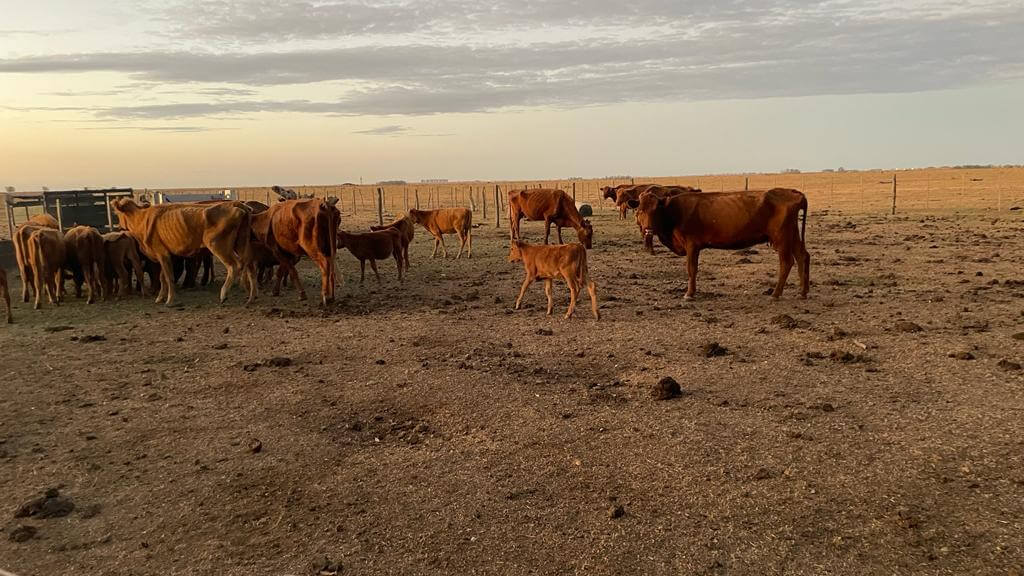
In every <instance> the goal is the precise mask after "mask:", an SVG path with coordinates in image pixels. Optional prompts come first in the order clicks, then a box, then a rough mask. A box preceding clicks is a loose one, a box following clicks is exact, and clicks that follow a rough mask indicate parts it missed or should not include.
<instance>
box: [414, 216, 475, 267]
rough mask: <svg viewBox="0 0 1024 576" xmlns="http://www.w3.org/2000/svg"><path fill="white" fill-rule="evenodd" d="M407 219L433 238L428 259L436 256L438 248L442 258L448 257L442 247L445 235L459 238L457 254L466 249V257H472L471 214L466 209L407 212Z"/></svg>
mask: <svg viewBox="0 0 1024 576" xmlns="http://www.w3.org/2000/svg"><path fill="white" fill-rule="evenodd" d="M409 219H410V220H412V221H413V222H415V223H416V224H419V225H420V226H423V227H424V228H426V229H427V232H430V235H431V236H433V237H434V251H433V252H431V254H430V257H431V258H434V257H436V256H437V247H438V246H440V247H441V250H443V252H444V257H445V258H447V257H448V248H447V247H446V246H445V245H444V235H445V234H453V233H454V234H456V235H458V237H459V242H460V245H459V254H458V256H456V258H462V250H463V249H467V252H466V256H468V257H469V258H472V257H473V212H472V211H470V210H469V209H468V208H441V209H440V210H409Z"/></svg>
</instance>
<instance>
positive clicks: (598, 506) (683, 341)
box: [0, 204, 1024, 576]
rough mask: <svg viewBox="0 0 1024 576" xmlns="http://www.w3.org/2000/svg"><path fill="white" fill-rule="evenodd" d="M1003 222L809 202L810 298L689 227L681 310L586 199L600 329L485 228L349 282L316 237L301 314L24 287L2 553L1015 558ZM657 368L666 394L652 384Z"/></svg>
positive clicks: (621, 225)
mask: <svg viewBox="0 0 1024 576" xmlns="http://www.w3.org/2000/svg"><path fill="white" fill-rule="evenodd" d="M1020 214H1021V213H1020V212H1008V211H1005V212H1000V213H998V214H987V215H985V216H954V215H949V216H944V217H935V216H914V217H895V218H886V217H874V216H852V217H851V216H842V215H839V214H829V213H825V212H822V211H815V209H814V204H812V209H811V216H810V219H809V221H808V231H807V241H808V248H809V249H810V251H811V256H812V259H813V260H812V267H811V274H812V281H813V284H812V290H811V297H810V298H809V299H808V300H805V301H804V300H799V299H797V298H796V292H797V291H796V289H795V280H796V279H795V272H794V277H791V278H790V284H789V287H788V289H787V293H786V294H785V295H784V296H783V299H782V300H781V301H778V302H772V301H771V300H770V298H768V297H767V296H764V295H763V294H762V293H763V291H764V289H765V288H767V287H769V286H770V285H771V283H772V280H773V278H774V275H775V272H776V267H777V259H776V256H775V254H774V252H772V251H771V249H770V248H768V247H767V246H758V247H756V248H755V249H754V250H752V251H748V252H745V253H736V252H726V251H718V252H716V251H708V252H706V253H705V254H704V256H703V257H702V261H701V275H700V279H699V282H700V284H699V286H698V289H699V291H700V294H699V298H698V300H697V301H695V302H692V303H684V302H683V300H682V293H683V283H684V271H683V268H684V266H683V261H682V260H681V259H679V258H676V257H673V256H670V255H669V254H668V253H667V251H666V249H665V248H664V247H661V246H660V245H659V246H658V254H657V255H656V256H650V255H647V254H644V253H642V252H641V251H640V240H639V238H638V234H637V231H636V227H635V225H634V224H633V223H632V221H631V220H630V221H627V222H621V221H617V220H615V219H614V217H613V216H611V215H610V214H609V213H607V212H602V213H601V214H600V215H599V216H598V217H597V218H596V219H595V246H594V250H592V251H591V253H590V258H589V259H590V268H591V276H592V278H593V279H594V280H595V281H596V282H597V284H598V297H599V299H600V303H601V311H602V314H603V318H602V319H601V321H600V322H595V321H594V320H593V319H592V318H591V317H590V316H589V313H588V312H589V310H588V306H587V304H586V303H585V302H584V303H581V306H580V308H579V310H578V311H577V315H576V317H575V318H574V319H573V320H571V321H564V320H562V319H561V318H560V317H558V316H556V317H553V318H547V317H545V316H544V292H543V286H542V284H535V285H534V286H533V287H532V288H531V291H530V292H529V294H528V296H527V300H526V302H527V303H528V308H527V309H524V310H521V311H516V312H513V311H512V310H511V304H512V303H513V301H514V298H515V296H516V294H517V291H518V288H519V284H520V282H521V279H522V270H521V267H520V265H519V264H510V263H509V262H507V259H506V256H507V231H506V230H505V229H501V230H496V229H495V228H494V227H493V224H492V223H488V224H486V225H485V226H483V227H481V228H480V229H478V230H476V231H475V232H476V242H475V251H474V256H473V258H472V259H471V260H461V261H452V260H448V261H442V260H440V259H439V260H434V261H431V260H429V254H430V249H431V247H432V242H431V241H430V240H429V238H428V237H427V235H426V234H423V233H422V231H421V230H420V231H418V232H417V238H416V240H415V241H414V245H413V248H412V264H413V268H412V271H411V275H410V278H409V280H408V281H407V282H406V283H405V284H404V285H399V284H398V282H397V281H396V280H395V271H394V263H393V262H387V263H383V264H382V266H381V269H382V273H383V275H384V276H385V282H384V284H383V285H382V286H380V287H378V286H377V285H376V284H375V283H374V282H373V280H372V276H371V279H368V281H367V284H366V286H365V287H364V288H361V287H359V286H358V263H357V262H356V261H355V260H354V259H352V258H351V257H350V256H349V255H348V254H347V253H342V254H341V255H340V256H339V260H340V262H341V264H342V272H343V274H344V285H343V286H342V287H341V288H340V289H339V295H341V301H340V302H339V303H338V304H336V305H334V306H332V307H330V308H329V309H327V310H323V309H320V308H318V307H317V306H316V304H315V303H314V302H310V303H299V302H298V301H297V300H296V299H295V296H294V292H291V291H288V292H286V293H285V295H284V296H282V297H279V298H274V297H272V296H270V295H269V294H268V293H264V294H262V295H261V298H260V300H259V302H258V303H257V305H255V306H252V307H249V308H246V307H244V306H243V305H242V303H241V299H242V295H241V291H240V290H238V289H237V288H236V290H235V291H234V292H233V293H232V296H231V299H230V300H229V302H228V304H226V305H223V306H221V305H217V304H216V303H215V301H216V296H215V288H213V287H211V288H208V289H204V290H200V291H195V292H184V293H181V302H182V303H183V305H182V306H181V307H179V308H176V309H166V308H164V307H160V306H156V305H154V304H152V302H151V300H150V299H148V298H147V299H145V300H143V299H139V298H136V299H134V300H132V301H130V302H122V303H100V304H97V305H93V306H86V305H85V304H84V303H83V302H81V301H76V300H74V297H73V296H72V297H71V299H70V301H69V302H68V303H67V304H66V305H64V306H62V307H61V308H60V309H54V308H52V307H47V308H46V309H45V310H43V311H40V312H33V311H32V310H31V309H29V308H28V307H27V306H26V305H21V304H19V305H17V308H16V309H15V314H16V316H15V318H16V322H17V323H16V324H14V325H12V326H9V327H0V350H2V351H3V352H2V361H0V362H2V368H0V382H2V394H0V470H2V474H0V568H4V569H6V570H11V571H13V572H15V573H17V574H19V576H27V575H47V576H50V575H53V574H67V573H74V574H97V575H104V574H110V575H115V574H116V575H126V574H134V575H145V574H153V575H156V574H160V575H167V574H183V575H184V574H196V575H207V574H209V575H225V574H227V575H234V574H239V575H242V574H246V575H248V574H268V575H283V574H296V575H305V574H316V573H317V572H318V571H319V570H320V569H321V568H324V567H325V566H324V565H325V558H326V559H327V560H328V562H326V563H327V564H337V563H340V564H341V565H342V571H341V573H343V574H401V575H409V574H587V575H591V574H1022V573H1024V372H1022V371H1021V370H1020V366H1019V364H1020V363H1022V362H1024V334H1022V333H1024V234H1022V232H1024V225H1022V218H1021V215H1020ZM343 226H345V227H346V228H348V227H350V225H349V223H347V222H344V223H343ZM523 231H524V236H525V237H526V239H527V240H532V241H537V240H538V239H539V238H541V237H542V234H543V233H542V231H541V227H540V225H539V224H536V223H524V224H523ZM567 234H568V237H567V238H566V239H567V240H568V239H569V237H571V236H573V233H572V231H571V230H569V231H567ZM304 270H305V273H306V274H307V281H308V282H309V285H310V293H311V294H315V293H316V289H315V288H314V287H313V282H314V280H315V278H314V274H313V272H312V269H311V268H310V267H309V266H308V263H307V264H306V268H305V269H304ZM221 277H222V276H221ZM12 283H13V284H14V286H13V288H14V290H15V291H17V290H18V289H19V288H18V281H17V280H16V279H15V277H14V276H13V275H12ZM556 295H557V297H558V299H557V303H556V309H555V312H556V314H559V313H561V312H564V310H565V301H566V300H567V298H566V291H565V288H564V285H557V286H556ZM549 331H550V332H549ZM97 337H99V338H97ZM712 343H717V344H718V347H717V348H716V347H712V346H709V345H710V344H712ZM723 348H724V350H722V349H723ZM716 354H717V355H716ZM273 359H276V360H273ZM665 376H671V377H672V378H674V379H675V380H677V381H678V382H679V383H680V384H681V386H682V389H683V392H684V393H683V395H682V396H681V397H679V398H675V399H672V400H667V401H658V400H655V399H654V398H652V396H651V390H652V388H653V387H654V385H655V384H656V383H657V382H658V380H659V379H661V378H662V377H665ZM48 489H56V494H58V495H56V497H51V498H45V497H44V498H43V499H41V500H40V501H38V502H36V504H37V505H36V506H34V507H33V506H29V507H27V508H25V509H23V510H21V512H22V513H28V514H30V515H28V516H25V517H17V518H16V517H15V516H16V513H17V512H18V511H19V507H21V506H22V505H23V504H25V503H27V502H29V501H31V500H33V499H37V498H40V497H43V495H44V493H45V492H46V491H47V490H48ZM50 495H51V496H54V495H55V492H53V491H51V492H50ZM72 506H73V509H72ZM44 516H51V517H46V518H44ZM326 567H327V568H328V570H327V572H328V573H329V572H332V571H333V569H336V568H337V566H336V565H335V566H326Z"/></svg>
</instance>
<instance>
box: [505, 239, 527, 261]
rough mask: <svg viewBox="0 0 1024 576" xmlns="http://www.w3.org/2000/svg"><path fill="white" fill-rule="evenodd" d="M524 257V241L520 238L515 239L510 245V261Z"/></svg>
mask: <svg viewBox="0 0 1024 576" xmlns="http://www.w3.org/2000/svg"><path fill="white" fill-rule="evenodd" d="M522 259H523V243H522V242H520V241H519V240H513V241H512V243H511V244H509V245H508V261H509V262H519V261H520V260H522Z"/></svg>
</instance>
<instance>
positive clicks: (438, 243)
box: [430, 236, 441, 258]
mask: <svg viewBox="0 0 1024 576" xmlns="http://www.w3.org/2000/svg"><path fill="white" fill-rule="evenodd" d="M439 246H441V239H440V238H438V237H437V236H434V251H433V252H431V253H430V257H431V258H437V248H438V247H439Z"/></svg>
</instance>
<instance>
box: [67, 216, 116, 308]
mask: <svg viewBox="0 0 1024 576" xmlns="http://www.w3.org/2000/svg"><path fill="white" fill-rule="evenodd" d="M64 249H65V258H64V267H65V268H66V269H68V270H69V271H70V272H71V277H72V281H73V282H74V283H75V296H76V297H78V298H81V297H82V283H83V281H84V282H85V284H86V287H87V288H88V289H89V296H88V298H86V303H87V304H92V303H93V302H95V301H96V297H97V296H99V295H100V294H103V296H104V298H105V299H106V298H109V297H110V285H109V283H107V281H106V267H107V262H106V252H105V250H104V248H103V236H101V235H100V233H99V230H96V229H95V228H92V227H91V226H75V227H74V228H72V229H70V230H68V231H67V232H65V233H64ZM61 284H63V281H62V282H61Z"/></svg>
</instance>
